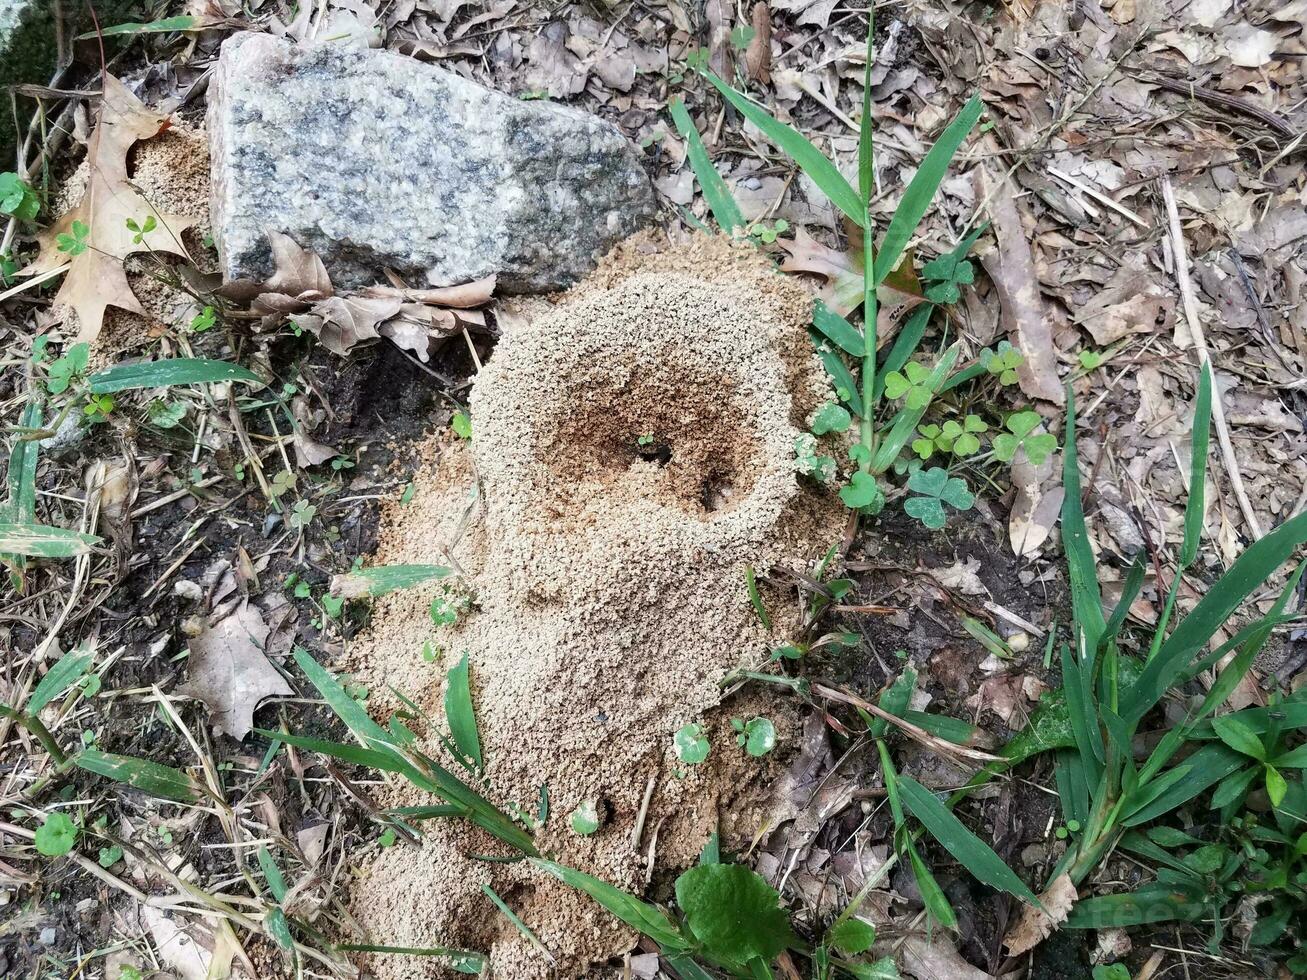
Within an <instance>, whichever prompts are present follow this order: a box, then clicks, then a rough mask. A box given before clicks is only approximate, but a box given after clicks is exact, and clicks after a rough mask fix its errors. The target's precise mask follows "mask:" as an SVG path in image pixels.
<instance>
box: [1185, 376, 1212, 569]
mask: <svg viewBox="0 0 1307 980" xmlns="http://www.w3.org/2000/svg"><path fill="white" fill-rule="evenodd" d="M1211 428H1212V369H1211V365H1210V364H1207V363H1204V364H1203V366H1202V367H1201V368H1199V371H1198V398H1197V400H1196V401H1195V402H1194V427H1193V434H1192V435H1191V436H1190V437H1189V450H1190V454H1191V456H1192V459H1191V460H1190V462H1189V500H1188V502H1187V503H1186V504H1185V508H1184V543H1183V545H1181V547H1180V567H1181V568H1188V567H1189V566H1190V565H1192V564H1193V563H1194V559H1195V558H1197V557H1198V544H1199V542H1200V541H1201V540H1202V537H1203V513H1204V511H1205V510H1206V490H1207V443H1208V440H1209V439H1210V438H1211Z"/></svg>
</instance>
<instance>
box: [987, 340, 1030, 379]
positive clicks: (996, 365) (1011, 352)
mask: <svg viewBox="0 0 1307 980" xmlns="http://www.w3.org/2000/svg"><path fill="white" fill-rule="evenodd" d="M1025 362H1026V358H1025V355H1024V354H1022V353H1021V351H1019V350H1017V349H1016V348H1015V347H1013V346H1012V345H1011V344H1010V343H1008V342H1007V341H1006V340H1000V341H999V342H998V346H997V347H996V348H995V349H994V350H989V349H988V348H986V349H985V350H982V351H981V352H980V365H981V367H983V368H984V369H985V370H986V371H987V372H989V373H990V374H994V375H997V376H998V383H999V384H1001V385H1004V386H1007V385H1014V384H1016V383H1017V368H1019V367H1020V366H1021V365H1022V364H1024V363H1025Z"/></svg>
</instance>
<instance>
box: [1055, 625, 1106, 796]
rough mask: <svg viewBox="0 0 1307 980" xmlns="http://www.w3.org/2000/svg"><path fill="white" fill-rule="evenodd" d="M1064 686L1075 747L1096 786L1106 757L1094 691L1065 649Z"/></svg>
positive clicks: (1068, 651)
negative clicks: (1095, 706) (1095, 708)
mask: <svg viewBox="0 0 1307 980" xmlns="http://www.w3.org/2000/svg"><path fill="white" fill-rule="evenodd" d="M1062 686H1063V687H1064V688H1065V689H1066V706H1067V712H1068V714H1069V716H1070V718H1071V730H1072V731H1073V732H1074V733H1075V736H1076V747H1077V748H1078V749H1079V750H1080V758H1081V761H1082V762H1083V763H1084V766H1085V771H1086V775H1087V777H1088V779H1089V782H1090V783H1091V784H1092V783H1097V782H1098V779H1099V777H1100V776H1101V775H1102V774H1103V764H1104V763H1105V762H1106V761H1107V756H1106V754H1105V753H1104V751H1103V734H1102V732H1101V731H1099V728H1098V713H1097V712H1096V711H1095V710H1094V694H1093V690H1092V688H1091V687H1090V686H1089V685H1087V684H1086V683H1085V676H1084V672H1083V671H1082V670H1081V669H1080V665H1079V664H1078V663H1077V662H1076V660H1075V657H1074V656H1073V655H1072V653H1071V648H1070V647H1068V646H1066V645H1063V647H1062Z"/></svg>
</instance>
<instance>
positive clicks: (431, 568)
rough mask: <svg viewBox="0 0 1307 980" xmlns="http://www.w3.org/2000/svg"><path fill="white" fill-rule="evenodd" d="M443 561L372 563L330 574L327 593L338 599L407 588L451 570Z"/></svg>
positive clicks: (375, 595) (438, 577)
mask: <svg viewBox="0 0 1307 980" xmlns="http://www.w3.org/2000/svg"><path fill="white" fill-rule="evenodd" d="M453 571H454V570H453V569H452V568H447V567H446V566H444V565H375V566H373V567H372V568H360V569H359V570H358V571H354V572H348V573H346V574H344V575H333V576H332V577H331V594H332V595H333V596H336V597H337V598H341V599H355V598H358V597H360V596H365V595H366V596H371V597H372V598H377V597H378V596H383V595H386V594H387V593H389V592H395V591H397V590H399V589H411V588H413V587H414V586H415V585H421V584H422V583H423V582H431V581H433V580H435V579H442V578H445V577H446V576H447V575H451V574H452V573H453Z"/></svg>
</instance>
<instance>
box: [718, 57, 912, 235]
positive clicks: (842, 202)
mask: <svg viewBox="0 0 1307 980" xmlns="http://www.w3.org/2000/svg"><path fill="white" fill-rule="evenodd" d="M704 74H705V76H706V77H707V79H708V81H709V82H711V83H712V85H713V87H714V88H715V89H717V91H718V92H720V93H721V94H722V97H723V98H725V99H726V101H727V102H729V103H730V104H731V105H733V106H735V108H736V109H738V110H739V111H740V113H741V114H742V115H743V116H744V118H745V119H748V120H749V121H750V122H751V123H753V124H754V125H755V126H757V127H758V128H759V129H760V130H762V134H763V135H764V136H766V137H767V138H768V139H769V140H771V141H772V142H773V143H775V144H776V145H777V146H779V147H780V148H781V149H782V150H783V151H785V155H786V156H788V157H789V158H790V159H791V160H793V161H794V162H795V163H796V164H798V166H799V169H800V170H802V171H803V172H804V173H806V174H807V175H808V176H809V177H811V178H812V182H813V183H814V184H816V185H817V188H818V189H819V190H820V191H821V192H822V193H823V194H825V195H826V196H827V197H828V198H830V200H831V203H832V204H834V205H835V206H836V207H837V208H839V209H840V210H841V211H843V212H844V214H845V215H847V216H848V218H849V220H850V221H852V222H853V223H854V224H856V225H858V226H859V227H861V226H862V225H863V223H864V222H865V221H866V216H865V215H864V214H863V208H862V199H861V198H860V197H859V196H858V192H857V191H855V190H854V189H853V188H852V187H851V186H850V185H849V182H848V181H847V180H845V179H844V175H843V174H842V173H840V171H839V168H838V167H836V166H835V164H833V163H831V162H830V160H828V159H826V157H825V155H824V154H823V153H822V152H821V150H819V149H817V148H816V147H815V146H813V145H812V143H810V142H809V141H808V138H807V137H806V136H804V135H803V134H802V133H800V132H799V131H798V130H796V129H794V128H793V127H791V126H787V125H786V124H785V123H783V122H781V121H780V120H779V119H777V118H776V117H775V116H773V115H772V114H771V113H769V112H768V111H767V110H766V109H764V108H763V107H762V106H760V105H758V103H756V102H754V101H753V100H751V99H750V98H749V97H748V96H746V95H744V94H743V93H741V92H737V91H735V89H733V88H731V87H730V86H729V85H727V84H726V83H725V82H723V81H722V80H721V79H720V78H718V77H717V76H716V75H714V74H713V73H712V72H710V71H709V72H705V73H704ZM932 152H933V151H932ZM914 226H915V223H914Z"/></svg>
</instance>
